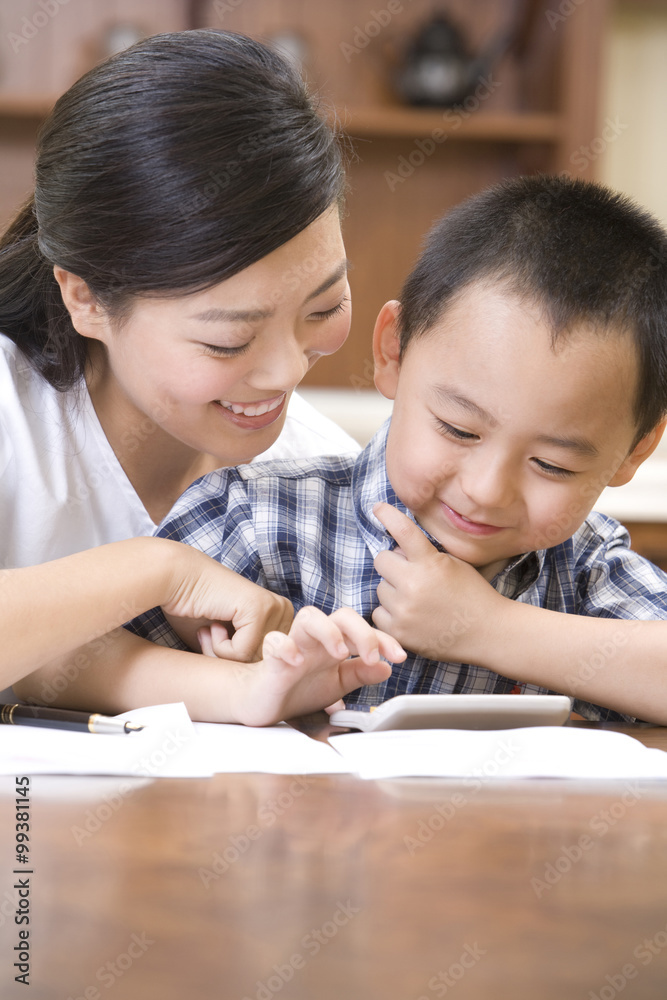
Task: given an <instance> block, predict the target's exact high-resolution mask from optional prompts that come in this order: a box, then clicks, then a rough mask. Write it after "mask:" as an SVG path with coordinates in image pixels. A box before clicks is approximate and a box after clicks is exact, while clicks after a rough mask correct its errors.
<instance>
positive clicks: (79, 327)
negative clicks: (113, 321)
mask: <svg viewBox="0 0 667 1000" xmlns="http://www.w3.org/2000/svg"><path fill="white" fill-rule="evenodd" d="M53 277H54V278H55V279H56V281H57V282H58V285H59V286H60V294H61V295H62V297H63V302H64V303H65V308H66V309H67V311H68V313H69V314H70V317H71V320H72V326H73V327H74V329H75V330H76V332H77V333H80V334H81V336H82V337H91V338H92V339H94V340H101V341H102V342H104V341H105V336H106V334H107V333H108V330H109V321H108V317H107V314H106V311H105V310H104V309H103V308H102V306H101V305H100V303H99V302H98V301H97V299H96V298H95V296H94V295H93V293H92V292H91V290H90V288H89V287H88V285H87V284H86V282H85V281H84V280H83V278H79V276H78V275H76V274H72V272H71V271H66V270H65V269H64V268H62V267H58V266H56V267H54V268H53Z"/></svg>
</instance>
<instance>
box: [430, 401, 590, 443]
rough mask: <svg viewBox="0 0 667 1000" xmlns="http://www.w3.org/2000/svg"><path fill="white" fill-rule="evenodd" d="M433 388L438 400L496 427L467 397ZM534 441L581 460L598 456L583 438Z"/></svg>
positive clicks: (551, 437) (544, 437) (545, 436)
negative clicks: (562, 450)
mask: <svg viewBox="0 0 667 1000" xmlns="http://www.w3.org/2000/svg"><path fill="white" fill-rule="evenodd" d="M433 388H434V391H435V393H436V395H437V396H439V397H440V399H442V400H445V401H447V402H450V403H456V404H457V405H458V406H460V407H461V409H463V410H466V411H467V412H468V413H472V414H473V415H474V416H476V417H479V418H480V419H481V420H484V421H485V423H487V424H488V425H489V426H490V427H497V426H498V421H497V420H496V418H495V417H493V416H492V415H491V414H490V413H489V412H488V410H485V409H484V408H483V407H481V406H479V405H478V404H477V403H475V402H473V400H472V399H469V398H468V396H464V395H463V394H462V393H460V392H457V391H456V390H455V389H452V388H451V386H448V385H436V386H434V387H433ZM535 440H536V442H537V443H538V444H548V445H551V446H552V447H555V448H565V449H567V450H568V451H574V452H576V453H577V454H578V455H581V456H582V457H583V458H596V457H597V456H598V455H599V454H600V452H599V450H598V449H597V448H596V447H595V445H594V444H593V442H592V441H589V439H588V438H585V437H571V438H562V437H557V436H555V435H551V434H540V436H539V437H538V438H536V439H535Z"/></svg>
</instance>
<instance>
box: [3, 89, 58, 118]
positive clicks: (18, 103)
mask: <svg viewBox="0 0 667 1000" xmlns="http://www.w3.org/2000/svg"><path fill="white" fill-rule="evenodd" d="M55 101H56V98H55V97H53V96H48V95H46V94H44V95H39V96H34V97H21V96H16V97H15V96H14V95H5V94H0V118H19V119H21V118H23V119H25V118H34V119H35V120H39V119H40V118H46V116H47V115H48V113H49V111H50V110H51V108H52V107H53V105H54V104H55Z"/></svg>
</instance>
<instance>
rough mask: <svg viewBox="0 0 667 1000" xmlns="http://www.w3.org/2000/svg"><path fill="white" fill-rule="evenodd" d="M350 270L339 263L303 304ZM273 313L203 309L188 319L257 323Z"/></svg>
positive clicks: (347, 265) (344, 261) (261, 310)
mask: <svg viewBox="0 0 667 1000" xmlns="http://www.w3.org/2000/svg"><path fill="white" fill-rule="evenodd" d="M349 268H350V262H349V260H347V259H345V260H342V261H341V262H340V264H339V265H338V267H336V269H335V270H334V271H332V272H331V274H330V275H329V277H328V278H325V279H324V281H323V282H322V283H321V284H320V285H318V286H317V288H316V289H314V291H312V292H310V294H309V295H308V296H307V297H306V299H305V300H304V301H305V302H310V301H311V299H316V298H317V296H318V295H322V293H323V292H326V291H327V290H328V289H329V288H331V286H332V285H335V284H336V282H337V281H340V279H341V278H342V277H343V275H345V274H347V272H348V270H349ZM274 313H275V309H221V308H212V309H205V310H204V311H203V312H200V313H195V315H194V316H191V317H190V319H198V320H200V321H201V322H202V323H258V322H259V321H260V320H262V319H270V317H271V316H273V315H274Z"/></svg>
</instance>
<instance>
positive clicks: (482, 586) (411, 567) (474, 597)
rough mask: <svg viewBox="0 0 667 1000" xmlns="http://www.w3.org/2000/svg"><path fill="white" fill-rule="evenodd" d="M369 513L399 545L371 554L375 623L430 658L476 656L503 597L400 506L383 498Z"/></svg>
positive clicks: (464, 658) (454, 659)
mask: <svg viewBox="0 0 667 1000" xmlns="http://www.w3.org/2000/svg"><path fill="white" fill-rule="evenodd" d="M373 513H374V514H375V516H376V517H377V518H378V520H379V521H380V522H381V523H382V524H383V525H384V527H385V528H386V529H387V531H388V532H389V533H390V535H391V536H392V537H393V538H394V539H395V541H396V543H397V545H398V548H395V549H393V550H392V551H388V550H384V551H382V552H380V553H379V554H378V555H377V556H376V558H375V563H374V565H375V569H376V570H377V572H378V573H379V574H380V576H381V577H382V580H381V581H380V583H379V585H378V588H377V596H378V600H379V601H380V606H379V607H378V608H376V609H375V611H374V612H373V621H374V622H375V624H376V625H377V626H378V628H381V629H382V630H383V631H384V632H388V633H389V635H393V636H394V638H396V639H398V641H399V642H400V643H401V644H402V645H403V646H405V648H406V649H410V650H412V651H413V652H415V653H419V654H420V655H421V656H425V657H427V658H428V659H431V660H441V661H447V660H450V661H453V662H465V661H470V660H472V661H473V662H478V661H477V658H476V657H477V652H478V650H479V649H480V642H479V639H480V636H481V633H482V631H483V630H484V629H486V627H487V626H488V625H489V620H490V617H491V616H493V615H494V613H495V612H496V611H497V610H499V609H500V607H499V605H498V602H499V601H502V600H503V598H501V597H500V596H499V595H498V594H497V592H496V591H495V590H494V589H493V587H492V586H491V585H490V584H489V583H487V582H486V580H484V578H483V577H482V576H480V574H479V573H478V572H477V570H475V569H474V567H472V566H469V565H468V564H467V563H465V562H463V561H462V560H461V559H457V558H455V557H454V556H450V555H447V554H446V553H443V552H438V550H437V549H436V548H434V547H433V545H431V543H430V542H429V540H428V539H427V538H426V536H425V535H424V533H423V532H422V531H421V529H420V528H419V527H418V526H417V525H416V524H414V522H413V521H411V520H410V518H409V517H406V516H405V514H403V513H402V512H401V511H400V510H397V509H396V508H395V507H392V506H391V505H390V504H386V503H381V504H377V505H376V506H375V507H374V508H373Z"/></svg>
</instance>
